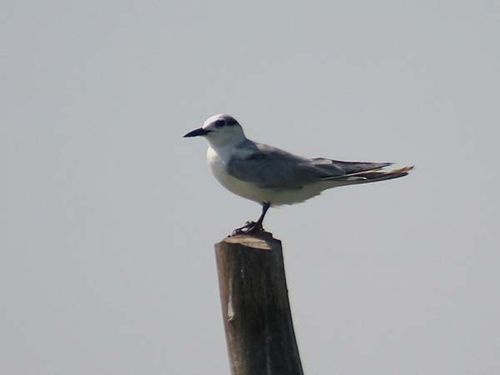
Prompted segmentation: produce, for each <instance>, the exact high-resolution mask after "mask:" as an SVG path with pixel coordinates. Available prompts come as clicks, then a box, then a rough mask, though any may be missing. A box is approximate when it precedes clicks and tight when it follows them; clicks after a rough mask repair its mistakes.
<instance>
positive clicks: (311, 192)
mask: <svg viewBox="0 0 500 375" xmlns="http://www.w3.org/2000/svg"><path fill="white" fill-rule="evenodd" d="M207 161H208V165H209V166H210V169H211V171H212V173H213V175H214V176H215V178H216V179H217V181H219V183H220V184H221V185H222V186H224V187H225V188H226V189H227V190H229V191H230V192H232V193H234V194H236V195H239V196H240V197H243V198H246V199H250V200H252V201H255V202H258V203H264V202H268V203H271V205H272V206H279V205H283V204H293V203H299V202H303V201H305V200H306V199H309V198H311V197H314V196H316V195H318V194H320V193H321V191H322V190H324V189H325V188H327V187H326V186H324V185H323V184H321V185H320V184H317V185H316V184H315V185H309V186H307V187H305V188H303V189H293V190H286V191H282V190H280V191H278V190H276V189H262V188H259V187H258V186H256V185H254V184H252V183H249V182H246V181H242V180H239V179H237V178H235V177H233V176H231V175H229V174H228V173H227V172H226V167H225V166H226V162H225V161H224V158H223V157H221V155H219V154H218V153H217V152H216V151H215V150H214V149H212V148H211V147H209V148H208V151H207Z"/></svg>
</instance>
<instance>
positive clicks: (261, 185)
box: [184, 114, 413, 234]
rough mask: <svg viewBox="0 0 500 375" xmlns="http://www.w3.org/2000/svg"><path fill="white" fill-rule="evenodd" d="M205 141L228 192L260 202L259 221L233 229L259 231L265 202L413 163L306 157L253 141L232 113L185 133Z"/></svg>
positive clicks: (292, 199) (398, 172)
mask: <svg viewBox="0 0 500 375" xmlns="http://www.w3.org/2000/svg"><path fill="white" fill-rule="evenodd" d="M197 136H202V137H204V138H206V139H207V140H208V143H209V147H208V151H207V160H208V164H209V166H210V169H211V170H212V173H213V174H214V176H215V178H216V179H217V180H218V181H219V182H220V183H221V184H222V185H223V186H224V187H225V188H226V189H228V190H229V191H231V192H232V193H234V194H236V195H239V196H241V197H243V198H247V199H250V200H253V201H255V202H257V203H259V204H261V205H262V213H261V215H260V217H259V218H258V219H257V221H250V222H247V223H246V224H245V225H244V226H242V227H240V228H237V229H235V231H234V232H233V234H240V233H252V232H257V231H261V230H263V226H262V223H263V221H264V216H265V215H266V212H267V210H268V209H269V207H272V206H279V205H283V204H294V203H299V202H303V201H305V200H307V199H309V198H312V197H314V196H316V195H319V194H320V193H321V192H322V191H323V190H327V189H331V188H334V187H337V186H345V185H355V184H364V183H367V182H375V181H383V180H390V179H393V178H398V177H403V176H406V175H407V174H408V172H409V171H410V170H411V169H413V166H405V167H401V168H389V167H390V166H391V165H392V164H393V163H369V162H351V161H339V160H331V159H325V158H315V159H308V158H305V157H301V156H297V155H294V154H291V153H289V152H286V151H283V150H280V149H278V148H275V147H272V146H268V145H265V144H262V143H257V142H254V141H252V140H250V139H248V138H247V137H245V133H244V132H243V128H242V127H241V125H240V124H239V123H238V121H236V119H235V118H234V117H231V116H229V115H225V114H219V115H215V116H212V117H210V118H208V119H207V120H206V121H205V123H204V124H203V126H202V127H201V128H199V129H195V130H193V131H191V132H189V133H187V134H186V135H185V136H184V137H197Z"/></svg>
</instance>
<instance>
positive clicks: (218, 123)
mask: <svg viewBox="0 0 500 375" xmlns="http://www.w3.org/2000/svg"><path fill="white" fill-rule="evenodd" d="M225 124H226V122H225V121H224V120H217V121H215V122H214V126H215V127H216V128H222V127H223V126H224V125H225Z"/></svg>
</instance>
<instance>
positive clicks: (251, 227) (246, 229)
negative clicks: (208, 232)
mask: <svg viewBox="0 0 500 375" xmlns="http://www.w3.org/2000/svg"><path fill="white" fill-rule="evenodd" d="M263 230H264V228H263V227H262V223H259V222H255V221H247V222H246V223H245V225H243V226H242V227H239V228H236V229H235V230H233V232H232V233H231V236H236V235H238V234H251V233H255V232H260V231H263Z"/></svg>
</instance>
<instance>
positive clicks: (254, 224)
mask: <svg viewBox="0 0 500 375" xmlns="http://www.w3.org/2000/svg"><path fill="white" fill-rule="evenodd" d="M269 207H271V203H269V202H264V203H262V213H261V214H260V217H259V218H258V219H257V221H247V222H246V224H245V225H243V226H242V227H240V228H236V229H235V230H233V233H232V235H237V234H248V233H255V232H259V231H262V230H264V227H263V226H262V223H263V222H264V217H265V216H266V213H267V210H268V209H269Z"/></svg>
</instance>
